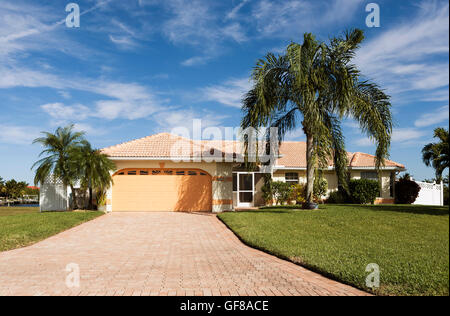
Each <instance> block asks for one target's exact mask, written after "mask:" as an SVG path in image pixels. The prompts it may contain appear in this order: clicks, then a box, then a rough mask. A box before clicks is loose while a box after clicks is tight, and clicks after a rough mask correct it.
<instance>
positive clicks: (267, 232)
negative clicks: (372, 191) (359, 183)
mask: <svg viewBox="0 0 450 316" xmlns="http://www.w3.org/2000/svg"><path fill="white" fill-rule="evenodd" d="M219 218H220V219H221V220H222V221H223V222H224V223H225V224H226V225H227V226H228V227H230V229H232V230H233V231H234V232H235V233H236V235H237V236H238V237H240V238H241V240H242V241H244V242H245V243H246V244H248V245H250V246H252V247H255V248H258V249H261V250H263V251H266V252H268V253H271V254H273V255H276V256H278V257H280V258H283V259H288V260H290V261H292V262H295V263H297V264H300V265H303V266H305V267H307V268H309V269H311V270H314V271H317V272H319V273H321V274H323V275H325V276H328V277H331V278H333V279H335V280H338V281H341V282H344V283H346V284H350V285H353V286H355V287H358V288H360V289H363V290H366V291H369V292H372V293H374V294H378V295H449V209H448V207H447V208H442V207H426V206H401V205H383V206H355V205H325V206H322V207H321V209H320V210H318V211H304V210H294V209H292V208H267V209H262V210H259V211H248V212H239V213H223V214H220V215H219ZM370 263H376V264H378V265H379V266H380V271H381V274H380V278H381V284H380V288H378V289H374V290H370V289H368V288H367V287H366V286H365V280H366V277H367V276H368V274H369V273H368V272H366V271H365V269H366V266H367V265H368V264H370Z"/></svg>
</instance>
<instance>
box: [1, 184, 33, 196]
mask: <svg viewBox="0 0 450 316" xmlns="http://www.w3.org/2000/svg"><path fill="white" fill-rule="evenodd" d="M4 186H5V193H6V197H8V198H18V197H22V196H24V195H25V193H26V192H25V190H26V188H27V187H28V183H26V182H23V181H22V182H17V181H16V180H14V179H12V180H9V181H6V182H5V185H4Z"/></svg>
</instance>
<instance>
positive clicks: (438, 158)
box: [422, 128, 450, 182]
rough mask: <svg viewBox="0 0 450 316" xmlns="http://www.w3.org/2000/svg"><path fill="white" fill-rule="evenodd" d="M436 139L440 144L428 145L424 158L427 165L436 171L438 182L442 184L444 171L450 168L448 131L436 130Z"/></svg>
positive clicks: (423, 153) (423, 154) (424, 149)
mask: <svg viewBox="0 0 450 316" xmlns="http://www.w3.org/2000/svg"><path fill="white" fill-rule="evenodd" d="M434 138H438V139H439V142H437V143H430V144H428V145H426V146H425V147H424V148H423V149H422V158H423V162H424V163H425V165H427V166H428V167H430V166H432V167H433V168H434V169H435V171H436V178H437V180H438V181H437V182H441V180H442V174H443V173H444V170H445V169H447V168H449V167H450V165H449V164H450V162H449V142H448V138H449V136H448V130H446V129H445V128H436V129H435V130H434Z"/></svg>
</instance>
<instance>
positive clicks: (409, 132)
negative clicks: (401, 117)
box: [353, 128, 427, 147]
mask: <svg viewBox="0 0 450 316" xmlns="http://www.w3.org/2000/svg"><path fill="white" fill-rule="evenodd" d="M425 136H427V132H425V131H423V130H420V129H418V128H394V130H393V133H392V138H391V141H392V145H394V146H402V147H404V146H416V147H417V146H418V144H419V145H420V144H422V143H424V142H425V141H424V139H423V138H424V137H425ZM353 143H354V144H356V145H358V146H361V147H371V146H374V145H375V142H374V141H373V140H372V139H369V138H368V137H362V138H359V139H356V140H354V141H353Z"/></svg>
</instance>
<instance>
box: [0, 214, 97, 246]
mask: <svg viewBox="0 0 450 316" xmlns="http://www.w3.org/2000/svg"><path fill="white" fill-rule="evenodd" d="M100 215H103V213H102V212H64V213H54V212H52V213H50V212H49V213H39V209H36V208H24V209H16V208H5V207H2V208H0V251H6V250H11V249H16V248H20V247H25V246H29V245H31V244H33V243H35V242H38V241H40V240H43V239H45V238H48V237H50V236H53V235H55V234H57V233H60V232H62V231H64V230H67V229H69V228H72V227H74V226H77V225H80V224H82V223H84V222H87V221H90V220H92V219H94V218H96V217H98V216H100Z"/></svg>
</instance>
